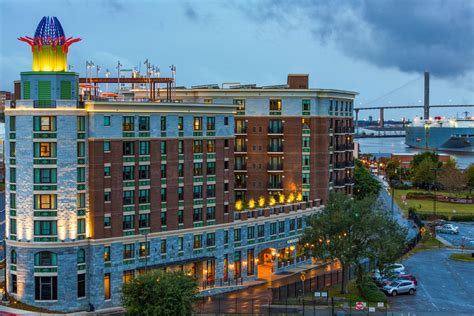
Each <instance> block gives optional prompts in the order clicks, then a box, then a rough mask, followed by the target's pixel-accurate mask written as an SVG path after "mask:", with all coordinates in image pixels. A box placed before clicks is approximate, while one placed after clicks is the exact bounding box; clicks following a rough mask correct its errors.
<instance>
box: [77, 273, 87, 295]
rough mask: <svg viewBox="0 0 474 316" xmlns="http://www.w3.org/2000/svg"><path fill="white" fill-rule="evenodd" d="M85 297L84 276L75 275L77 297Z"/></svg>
mask: <svg viewBox="0 0 474 316" xmlns="http://www.w3.org/2000/svg"><path fill="white" fill-rule="evenodd" d="M85 296H86V274H85V273H81V274H78V275H77V297H79V298H80V297H85Z"/></svg>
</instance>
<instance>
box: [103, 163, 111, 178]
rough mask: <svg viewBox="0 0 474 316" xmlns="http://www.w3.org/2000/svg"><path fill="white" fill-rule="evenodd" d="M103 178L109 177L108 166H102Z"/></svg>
mask: <svg viewBox="0 0 474 316" xmlns="http://www.w3.org/2000/svg"><path fill="white" fill-rule="evenodd" d="M104 177H110V166H104Z"/></svg>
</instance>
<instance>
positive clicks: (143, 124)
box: [138, 116, 150, 131]
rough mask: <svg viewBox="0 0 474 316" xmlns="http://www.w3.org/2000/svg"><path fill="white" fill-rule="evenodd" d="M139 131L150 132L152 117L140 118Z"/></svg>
mask: <svg viewBox="0 0 474 316" xmlns="http://www.w3.org/2000/svg"><path fill="white" fill-rule="evenodd" d="M138 130H139V131H149V130H150V117H149V116H140V117H138Z"/></svg>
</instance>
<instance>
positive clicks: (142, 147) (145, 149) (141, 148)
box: [138, 141, 150, 155]
mask: <svg viewBox="0 0 474 316" xmlns="http://www.w3.org/2000/svg"><path fill="white" fill-rule="evenodd" d="M138 153H139V155H149V154H150V142H149V141H140V142H138Z"/></svg>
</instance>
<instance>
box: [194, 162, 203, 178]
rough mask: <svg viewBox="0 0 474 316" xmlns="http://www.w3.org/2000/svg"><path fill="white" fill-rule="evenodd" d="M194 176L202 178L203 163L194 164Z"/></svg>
mask: <svg viewBox="0 0 474 316" xmlns="http://www.w3.org/2000/svg"><path fill="white" fill-rule="evenodd" d="M193 175H194V176H202V162H195V163H194V164H193Z"/></svg>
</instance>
